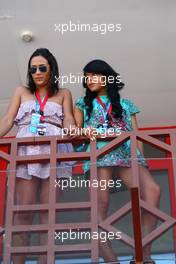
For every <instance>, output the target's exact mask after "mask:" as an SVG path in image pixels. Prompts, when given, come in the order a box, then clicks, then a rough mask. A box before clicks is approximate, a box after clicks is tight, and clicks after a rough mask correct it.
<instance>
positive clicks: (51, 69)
mask: <svg viewBox="0 0 176 264" xmlns="http://www.w3.org/2000/svg"><path fill="white" fill-rule="evenodd" d="M27 76H28V83H27V86H26V87H24V86H20V87H18V88H17V89H16V91H15V93H14V96H13V97H12V100H11V102H10V105H9V108H8V111H7V113H6V114H5V116H4V117H3V118H2V120H1V122H0V136H4V135H5V134H6V133H7V132H8V131H9V130H10V129H11V128H12V126H13V124H14V123H15V124H16V125H17V127H18V131H17V135H16V136H17V137H31V136H34V137H37V136H41V135H46V136H51V135H61V131H62V129H63V128H66V129H68V130H69V129H70V126H72V127H74V126H75V121H74V117H73V109H72V107H73V106H72V96H71V93H70V91H69V90H68V89H65V88H62V89H61V88H59V85H58V82H55V79H56V77H57V78H58V76H59V71H58V65H57V61H56V59H55V57H54V56H53V54H52V53H51V52H50V51H49V50H48V49H46V48H40V49H37V50H36V51H35V52H34V53H33V54H32V56H31V57H30V59H29V63H28V75H27ZM58 150H59V152H69V151H73V148H72V145H71V144H58ZM49 153H50V147H49V145H47V144H45V145H35V146H19V149H18V155H23V156H25V155H33V154H49ZM72 165H73V162H58V165H57V177H58V178H69V177H70V176H71V175H72ZM49 176H50V166H49V163H34V164H26V165H18V166H17V171H16V195H15V200H16V204H17V205H18V204H20V205H22V204H34V203H36V199H37V195H38V193H40V197H39V198H40V202H41V203H47V202H48V192H49ZM53 184H54V183H53ZM39 187H40V188H39ZM38 190H40V192H39V191H38ZM31 221H32V216H31V214H30V213H26V215H23V214H18V215H17V216H16V217H15V222H16V223H15V224H30V223H31ZM41 223H42V224H47V223H48V219H47V213H45V212H43V213H42V215H41ZM40 238H41V240H42V241H41V242H42V243H46V238H44V237H43V238H42V237H40ZM17 240H18V243H20V245H23V246H25V245H27V243H28V242H29V236H24V235H21V236H18V237H16V239H15V241H14V243H17ZM21 240H23V241H21ZM24 261H25V258H24V256H14V257H13V263H14V264H24ZM40 263H41V264H46V263H47V260H46V257H45V256H44V257H42V256H41V258H40Z"/></svg>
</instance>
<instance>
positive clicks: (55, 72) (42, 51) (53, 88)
mask: <svg viewBox="0 0 176 264" xmlns="http://www.w3.org/2000/svg"><path fill="white" fill-rule="evenodd" d="M37 56H42V57H44V58H45V59H46V60H47V61H48V64H49V65H50V70H51V76H50V80H49V83H48V93H49V96H52V95H54V94H56V93H57V92H58V91H59V85H58V82H56V81H55V78H56V77H57V78H58V77H59V69H58V64H57V61H56V59H55V57H54V56H53V54H52V53H51V52H50V51H49V50H48V49H46V48H39V49H36V50H35V51H34V53H33V54H32V55H31V57H30V59H29V62H28V72H27V85H28V87H27V88H28V89H29V90H30V91H31V93H35V91H36V85H35V83H34V81H33V78H32V74H31V73H30V67H31V60H32V58H34V57H37Z"/></svg>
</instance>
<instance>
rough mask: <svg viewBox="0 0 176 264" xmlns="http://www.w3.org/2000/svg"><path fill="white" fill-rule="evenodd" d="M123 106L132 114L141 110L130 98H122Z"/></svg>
mask: <svg viewBox="0 0 176 264" xmlns="http://www.w3.org/2000/svg"><path fill="white" fill-rule="evenodd" d="M121 104H122V108H124V109H125V110H127V111H128V112H129V113H130V115H133V114H137V113H139V112H140V110H139V108H138V107H137V106H136V105H135V104H134V103H133V102H132V101H130V100H128V99H122V101H121Z"/></svg>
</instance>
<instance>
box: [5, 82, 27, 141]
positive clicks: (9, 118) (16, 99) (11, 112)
mask: <svg viewBox="0 0 176 264" xmlns="http://www.w3.org/2000/svg"><path fill="white" fill-rule="evenodd" d="M21 91H22V87H17V88H16V90H15V93H14V95H13V97H12V99H11V101H10V104H9V106H8V109H7V112H6V113H5V115H4V116H3V118H2V119H1V120H0V136H1V137H2V136H4V135H6V134H7V133H8V132H9V131H10V129H11V128H12V127H13V123H14V118H15V117H16V115H17V112H18V109H19V106H20V102H21Z"/></svg>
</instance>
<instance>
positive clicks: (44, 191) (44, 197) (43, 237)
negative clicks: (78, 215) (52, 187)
mask: <svg viewBox="0 0 176 264" xmlns="http://www.w3.org/2000/svg"><path fill="white" fill-rule="evenodd" d="M53 184H54V183H53ZM56 188H57V189H56V196H57V200H58V199H59V197H60V195H61V189H60V188H59V187H58V186H57V187H56ZM48 202H49V178H48V179H45V180H41V193H40V203H45V204H47V203H48ZM40 223H41V224H48V212H43V213H42V214H41V215H40ZM47 243H48V241H47V234H42V233H41V234H40V245H47ZM39 264H47V256H46V255H40V257H39Z"/></svg>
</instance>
